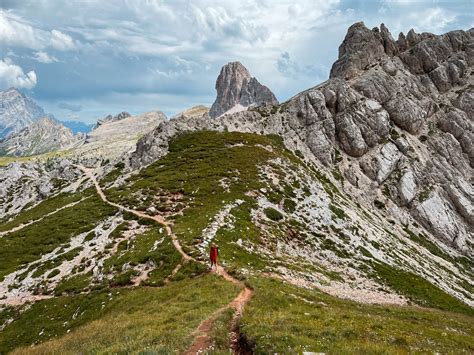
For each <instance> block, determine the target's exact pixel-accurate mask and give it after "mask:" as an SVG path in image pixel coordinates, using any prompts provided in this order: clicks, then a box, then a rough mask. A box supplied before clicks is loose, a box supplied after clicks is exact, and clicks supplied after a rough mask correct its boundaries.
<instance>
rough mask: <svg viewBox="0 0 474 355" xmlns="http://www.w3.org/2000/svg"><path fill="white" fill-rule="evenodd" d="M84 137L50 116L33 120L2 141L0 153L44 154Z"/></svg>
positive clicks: (20, 154) (11, 154)
mask: <svg viewBox="0 0 474 355" xmlns="http://www.w3.org/2000/svg"><path fill="white" fill-rule="evenodd" d="M81 138H82V136H81V135H76V136H75V135H74V134H73V133H72V131H71V130H70V129H69V128H66V127H65V126H63V125H62V124H61V123H60V122H58V121H56V120H54V119H51V118H49V117H43V118H42V119H40V120H38V121H35V122H33V123H32V124H31V125H29V126H27V127H25V128H24V129H22V130H21V131H19V132H17V133H12V134H10V135H9V136H8V137H6V138H5V139H3V140H2V141H0V155H9V156H27V155H36V154H43V153H47V152H51V151H55V150H58V149H61V148H65V147H68V146H71V145H73V144H74V143H76V142H78V141H79V140H80V139H81Z"/></svg>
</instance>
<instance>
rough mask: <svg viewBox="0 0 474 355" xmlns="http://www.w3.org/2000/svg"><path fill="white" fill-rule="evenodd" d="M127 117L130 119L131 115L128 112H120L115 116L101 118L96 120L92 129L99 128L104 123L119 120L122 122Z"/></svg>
mask: <svg viewBox="0 0 474 355" xmlns="http://www.w3.org/2000/svg"><path fill="white" fill-rule="evenodd" d="M127 117H131V115H130V114H129V113H128V112H125V111H123V112H120V113H119V114H118V115H116V116H112V115H107V116H105V117H104V118H101V119H99V120H97V124H96V125H95V127H94V129H95V128H97V127H99V126H101V125H103V124H104V123H106V122H115V121H120V120H123V119H124V118H127Z"/></svg>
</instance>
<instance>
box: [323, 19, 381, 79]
mask: <svg viewBox="0 0 474 355" xmlns="http://www.w3.org/2000/svg"><path fill="white" fill-rule="evenodd" d="M384 55H385V49H384V42H383V38H382V36H381V35H380V33H379V31H378V29H377V30H376V31H375V30H369V29H368V28H367V27H365V25H364V23H363V22H357V23H355V24H353V25H352V26H351V27H349V29H348V30H347V34H346V37H345V38H344V41H343V42H342V44H341V45H340V47H339V57H338V60H337V61H336V62H335V63H334V64H333V66H332V68H331V74H330V76H329V77H330V78H336V77H338V78H345V79H350V78H353V77H354V76H356V75H357V73H358V72H359V71H361V70H363V69H366V68H367V67H368V66H369V65H371V64H374V63H376V62H378V61H379V60H380V59H381V58H382V57H383V56H384Z"/></svg>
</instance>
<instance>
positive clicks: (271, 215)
mask: <svg viewBox="0 0 474 355" xmlns="http://www.w3.org/2000/svg"><path fill="white" fill-rule="evenodd" d="M264 212H265V216H267V218H268V219H271V220H272V221H276V222H278V221H280V220H282V219H283V215H282V214H281V213H280V212H278V211H277V210H276V209H274V208H272V207H268V208H265V210H264Z"/></svg>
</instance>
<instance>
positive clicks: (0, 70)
mask: <svg viewBox="0 0 474 355" xmlns="http://www.w3.org/2000/svg"><path fill="white" fill-rule="evenodd" d="M36 82H37V81H36V73H35V72H34V71H30V72H28V73H26V74H25V73H24V72H23V69H22V68H21V67H19V66H18V65H15V64H13V62H12V61H11V60H10V59H9V58H5V59H4V60H1V59H0V88H8V87H11V86H13V87H16V88H23V89H31V88H33V87H34V86H35V85H36Z"/></svg>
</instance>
